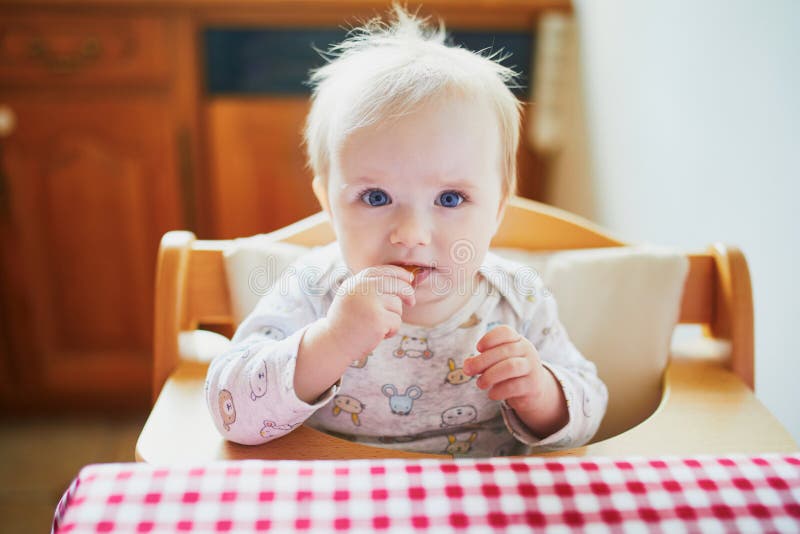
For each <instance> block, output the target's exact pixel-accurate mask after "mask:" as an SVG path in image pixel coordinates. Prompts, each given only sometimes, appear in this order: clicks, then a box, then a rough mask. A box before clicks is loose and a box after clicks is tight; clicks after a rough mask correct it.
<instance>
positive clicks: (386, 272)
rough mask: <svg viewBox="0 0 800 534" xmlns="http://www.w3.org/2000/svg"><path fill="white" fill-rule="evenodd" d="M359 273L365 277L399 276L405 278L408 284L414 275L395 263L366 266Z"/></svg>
mask: <svg viewBox="0 0 800 534" xmlns="http://www.w3.org/2000/svg"><path fill="white" fill-rule="evenodd" d="M359 275H361V276H364V277H366V278H379V277H382V276H392V277H394V278H399V279H400V280H405V281H406V282H408V283H409V284H410V283H411V281H412V280H413V279H414V275H412V274H411V273H410V272H408V271H406V270H405V269H403V268H402V267H400V266H397V265H373V266H372V267H367V268H366V269H364V270H363V271H361V272H360V273H359Z"/></svg>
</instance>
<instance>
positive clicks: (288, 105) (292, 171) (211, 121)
mask: <svg viewBox="0 0 800 534" xmlns="http://www.w3.org/2000/svg"><path fill="white" fill-rule="evenodd" d="M309 105H310V104H309V101H308V99H307V98H303V97H285V98H262V99H247V100H244V99H236V98H217V99H215V100H214V101H212V102H211V103H210V104H208V106H207V110H208V125H209V129H208V131H209V159H210V162H209V163H210V165H209V167H210V175H211V199H212V204H213V215H212V220H213V221H214V235H213V237H214V238H216V239H233V238H236V237H243V236H248V235H253V234H258V233H261V232H270V231H272V230H277V229H278V228H281V227H282V226H286V225H287V224H291V223H293V222H296V221H298V220H300V219H302V218H303V217H307V216H308V215H311V214H313V213H316V212H318V211H319V210H320V206H319V203H318V202H317V200H316V197H315V196H314V194H313V192H312V189H311V179H312V174H311V171H309V170H308V169H306V166H305V165H306V160H305V152H304V148H303V146H302V142H303V136H302V130H303V124H304V121H305V116H306V113H307V112H308V109H309Z"/></svg>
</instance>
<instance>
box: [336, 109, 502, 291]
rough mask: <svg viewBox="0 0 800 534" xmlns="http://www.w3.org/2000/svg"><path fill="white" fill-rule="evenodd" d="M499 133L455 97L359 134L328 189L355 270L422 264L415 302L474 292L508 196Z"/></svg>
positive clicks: (484, 112) (341, 156)
mask: <svg viewBox="0 0 800 534" xmlns="http://www.w3.org/2000/svg"><path fill="white" fill-rule="evenodd" d="M498 131H499V128H498V125H497V119H496V116H495V115H494V114H493V112H492V111H491V109H489V108H488V106H487V105H485V104H483V105H482V104H479V103H476V102H475V101H469V100H465V99H449V100H438V101H437V102H436V103H429V104H427V105H425V106H424V107H422V108H420V109H418V110H416V111H415V112H413V113H412V114H410V115H406V116H404V117H402V118H401V119H399V120H398V121H396V122H392V123H391V124H389V125H386V124H383V125H381V124H378V125H375V126H370V127H367V128H363V129H361V130H358V131H357V132H356V133H354V134H352V135H351V136H350V137H349V138H348V139H347V141H346V142H345V143H344V145H343V147H342V149H341V150H340V152H339V153H338V157H334V158H333V161H332V166H331V176H330V177H329V180H328V184H327V196H328V199H329V206H330V214H331V218H332V222H333V226H334V229H335V231H336V234H337V238H338V239H339V243H340V246H341V248H342V253H343V255H344V259H345V262H346V263H347V266H348V267H349V268H350V270H352V271H353V272H354V273H355V272H359V271H361V270H362V269H364V268H366V267H369V266H374V265H385V264H396V265H418V266H421V267H423V270H422V271H419V272H418V273H417V282H418V285H417V288H416V300H417V306H419V305H421V304H425V303H431V302H442V301H443V300H444V299H449V298H458V297H459V296H461V297H462V298H463V296H464V294H465V293H464V292H465V291H471V288H472V285H471V284H472V281H473V280H474V278H475V273H476V272H477V269H478V268H479V267H480V265H481V262H482V261H483V259H484V256H485V254H486V251H487V250H488V247H489V242H490V240H491V239H492V236H493V235H494V233H495V231H496V229H497V224H498V218H499V215H500V207H501V202H502V201H503V199H504V196H503V193H502V189H503V187H502V177H501V173H500V169H501V164H500V161H501V155H500V142H499V133H498Z"/></svg>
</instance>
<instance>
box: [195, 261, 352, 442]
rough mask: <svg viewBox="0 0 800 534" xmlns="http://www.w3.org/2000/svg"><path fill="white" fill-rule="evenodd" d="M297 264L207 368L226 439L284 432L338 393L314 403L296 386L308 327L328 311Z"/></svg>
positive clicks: (211, 404)
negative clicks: (299, 355) (299, 354)
mask: <svg viewBox="0 0 800 534" xmlns="http://www.w3.org/2000/svg"><path fill="white" fill-rule="evenodd" d="M297 272H298V271H297V270H296V269H293V270H291V271H290V272H288V273H285V274H284V276H283V277H282V278H281V279H280V280H279V281H278V283H276V284H275V286H273V288H272V289H271V290H270V291H269V292H268V293H267V295H265V296H264V297H262V299H261V300H260V301H259V303H258V305H257V306H256V308H255V310H254V311H253V312H252V313H251V314H250V315H249V316H248V317H247V318H246V319H245V320H244V321H243V322H242V324H241V326H240V327H239V329H238V330H237V331H236V334H235V335H234V337H233V344H232V347H231V349H230V350H229V351H227V352H226V353H224V354H221V355H219V356H217V357H216V358H215V359H214V360H213V361H212V362H211V365H210V367H209V370H208V376H207V379H206V402H207V404H208V408H209V411H210V413H211V417H212V419H213V421H214V424H215V425H216V427H217V429H218V430H219V432H220V434H222V435H223V436H224V437H225V438H226V439H229V440H231V441H235V442H237V443H241V444H245V445H255V444H260V443H264V442H266V441H269V440H271V439H274V438H277V437H280V436H282V435H284V434H286V433H288V432H290V431H291V430H292V429H294V428H295V427H297V426H298V425H300V424H301V423H303V421H305V420H306V419H307V418H308V417H310V416H311V415H312V414H313V413H314V412H315V411H316V410H317V409H318V408H319V407H320V406H322V405H324V404H325V403H326V402H328V401H329V400H330V399H331V398H333V395H334V394H335V392H336V389H337V386H333V387H332V388H331V390H329V391H328V392H327V393H326V394H324V395H322V397H320V399H319V400H318V401H317V402H316V403H315V404H307V403H305V402H304V401H302V400H300V399H299V398H298V397H297V395H296V394H295V391H294V370H295V363H296V361H297V352H298V349H299V346H300V342H301V340H302V338H303V335H304V333H305V331H306V329H307V328H308V326H309V325H310V324H311V323H313V322H314V321H316V320H317V319H318V318H320V317H321V316H323V315H324V310H323V308H322V299H321V298H319V295H315V294H314V291H310V290H309V286H308V285H307V284H306V285H304V284H303V282H304V281H306V282H307V280H305V279H304V278H303V277H301V276H297Z"/></svg>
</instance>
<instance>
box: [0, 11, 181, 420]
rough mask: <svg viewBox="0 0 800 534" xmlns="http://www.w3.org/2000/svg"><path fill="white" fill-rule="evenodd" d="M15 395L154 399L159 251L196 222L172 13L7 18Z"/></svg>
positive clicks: (8, 275)
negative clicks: (185, 175) (176, 94)
mask: <svg viewBox="0 0 800 534" xmlns="http://www.w3.org/2000/svg"><path fill="white" fill-rule="evenodd" d="M1 24H2V32H3V37H4V40H3V47H2V49H0V60H1V61H2V62H1V63H0V76H2V78H0V79H2V82H0V105H2V106H4V108H5V112H6V113H7V114H12V115H13V117H14V125H13V128H11V129H10V131H8V132H7V133H6V135H5V136H4V137H3V138H2V139H0V143H2V161H0V165H2V171H3V184H2V186H3V191H4V203H3V207H2V209H3V213H2V215H1V216H0V226H1V227H2V234H1V237H2V269H1V270H0V273H2V280H1V281H0V284H2V293H0V294H2V296H3V302H2V313H3V323H5V327H4V329H3V337H4V338H5V339H4V344H3V346H4V348H5V350H4V352H5V353H6V354H5V356H4V359H5V362H4V366H3V367H4V371H5V373H4V374H5V377H4V378H5V380H4V383H3V384H2V388H1V391H2V392H1V393H0V399H2V401H3V403H4V404H5V405H6V406H13V407H14V408H15V409H28V408H30V409H37V408H41V407H55V406H59V407H65V408H67V407H81V408H86V407H92V408H95V409H106V408H119V407H135V406H145V405H146V404H147V395H148V389H147V387H148V383H149V374H150V368H151V365H150V360H151V358H150V354H151V338H152V335H151V331H152V302H153V297H152V295H153V279H154V259H155V257H156V252H157V249H158V243H159V239H160V237H161V235H162V234H163V233H164V232H166V231H168V230H171V229H175V228H181V227H183V220H182V205H181V195H180V192H179V188H178V185H179V184H178V163H177V162H178V160H179V154H178V149H179V145H178V139H177V135H178V132H177V131H176V124H177V121H176V116H175V114H174V113H173V111H172V110H173V107H174V106H173V103H172V92H171V88H170V87H171V85H170V79H169V77H168V76H167V74H168V65H167V63H166V59H165V58H168V57H169V54H167V53H166V51H167V50H168V48H167V46H168V42H167V39H166V24H165V23H164V21H161V20H159V19H154V18H141V19H136V18H133V19H129V18H124V17H103V16H97V15H94V16H81V17H76V16H71V15H70V16H44V17H42V16H38V15H33V14H29V15H27V16H23V15H16V16H14V17H10V18H4V19H3V20H2V23H1Z"/></svg>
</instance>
